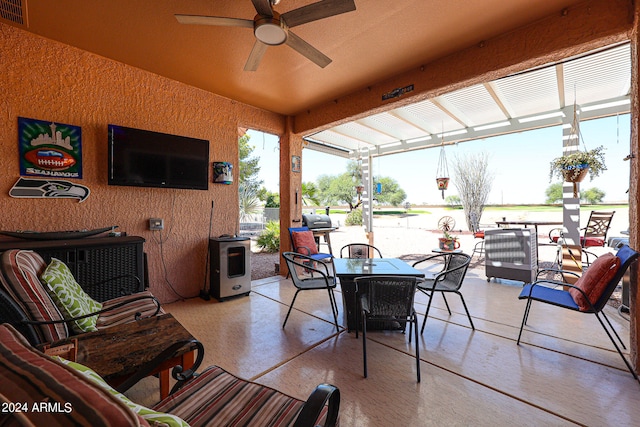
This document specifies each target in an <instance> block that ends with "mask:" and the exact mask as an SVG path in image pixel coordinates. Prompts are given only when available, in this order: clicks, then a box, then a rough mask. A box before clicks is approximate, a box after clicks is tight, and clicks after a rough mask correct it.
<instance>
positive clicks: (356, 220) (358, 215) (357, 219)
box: [345, 209, 362, 225]
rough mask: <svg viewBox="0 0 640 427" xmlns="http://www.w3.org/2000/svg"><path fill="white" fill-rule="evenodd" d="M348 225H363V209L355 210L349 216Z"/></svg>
mask: <svg viewBox="0 0 640 427" xmlns="http://www.w3.org/2000/svg"><path fill="white" fill-rule="evenodd" d="M345 224H346V225H362V209H354V210H352V211H351V212H349V214H348V215H347V219H346V220H345Z"/></svg>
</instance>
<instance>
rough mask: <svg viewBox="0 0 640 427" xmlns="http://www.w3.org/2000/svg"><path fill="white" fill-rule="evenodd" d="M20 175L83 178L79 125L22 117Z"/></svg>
mask: <svg viewBox="0 0 640 427" xmlns="http://www.w3.org/2000/svg"><path fill="white" fill-rule="evenodd" d="M18 150H19V152H20V175H22V176H46V177H48V178H54V179H55V178H82V134H81V129H80V127H79V126H73V125H67V124H63V123H54V122H50V121H44V120H36V119H28V118H24V117H18Z"/></svg>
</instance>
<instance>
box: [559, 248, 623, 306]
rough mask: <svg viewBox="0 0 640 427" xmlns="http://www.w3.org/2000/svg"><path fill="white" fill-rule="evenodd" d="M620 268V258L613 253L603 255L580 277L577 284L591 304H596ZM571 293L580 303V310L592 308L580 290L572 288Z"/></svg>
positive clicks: (577, 302)
mask: <svg viewBox="0 0 640 427" xmlns="http://www.w3.org/2000/svg"><path fill="white" fill-rule="evenodd" d="M618 268H620V258H618V257H617V256H615V255H613V254H611V253H606V254H604V255H601V256H600V257H598V259H596V260H595V261H594V262H593V263H592V264H591V266H590V267H589V268H588V269H587V271H586V272H585V273H584V274H583V275H582V277H580V278H579V279H578V281H577V282H576V283H575V286H577V287H579V288H580V289H582V290H583V291H584V293H585V294H586V295H587V297H588V298H589V301H591V304H595V303H596V302H597V301H598V300H599V299H600V297H601V296H602V292H604V289H605V288H606V287H607V285H608V284H609V282H610V281H611V279H613V276H615V274H616V273H617V272H618ZM569 293H570V294H571V296H572V297H573V300H574V301H575V302H576V304H578V307H580V311H588V310H589V309H590V308H591V306H590V305H589V302H588V301H587V300H586V299H585V297H584V295H583V294H582V293H580V291H578V290H577V289H573V288H571V289H569Z"/></svg>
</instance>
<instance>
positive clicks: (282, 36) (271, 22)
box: [253, 16, 287, 46]
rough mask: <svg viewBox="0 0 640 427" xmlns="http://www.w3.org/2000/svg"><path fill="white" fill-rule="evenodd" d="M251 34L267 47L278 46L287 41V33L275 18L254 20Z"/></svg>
mask: <svg viewBox="0 0 640 427" xmlns="http://www.w3.org/2000/svg"><path fill="white" fill-rule="evenodd" d="M253 34H255V36H256V38H257V39H258V40H260V41H261V42H262V43H264V44H268V45H269V46H278V45H281V44H283V43H284V42H285V41H286V40H287V32H286V31H285V29H284V27H283V25H282V23H281V21H280V19H278V18H277V17H276V16H274V17H260V18H258V19H256V20H255V24H254V27H253Z"/></svg>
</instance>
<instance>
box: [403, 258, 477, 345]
mask: <svg viewBox="0 0 640 427" xmlns="http://www.w3.org/2000/svg"><path fill="white" fill-rule="evenodd" d="M469 262H471V257H470V256H469V255H467V254H465V253H441V254H436V255H430V256H428V257H426V258H424V259H422V260H420V261H417V262H415V263H414V264H413V267H414V268H419V267H421V265H420V264H422V267H425V266H426V265H427V264H426V263H440V264H441V265H442V269H441V270H440V271H438V272H436V273H435V274H434V275H432V276H431V277H428V276H427V277H425V279H424V280H423V281H421V282H419V283H418V290H419V291H420V292H422V293H424V294H425V295H427V296H428V297H429V303H428V304H427V311H426V313H425V314H424V320H423V321H422V328H421V329H420V333H421V334H422V333H423V332H424V326H425V325H426V323H427V317H429V310H430V309H431V303H432V302H433V295H434V294H435V293H436V292H440V293H442V298H443V299H444V303H445V305H446V306H447V311H449V316H451V308H449V303H448V302H447V298H446V297H445V295H444V294H445V293H447V292H452V293H455V294H458V295H459V296H460V299H461V300H462V306H463V307H464V311H465V312H466V313H467V317H468V318H469V323H470V324H471V329H474V330H475V326H474V325H473V320H471V315H470V314H469V309H468V308H467V304H466V302H465V301H464V297H463V296H462V293H461V292H460V288H461V287H462V283H463V281H464V277H465V275H466V274H467V268H468V267H469Z"/></svg>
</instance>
